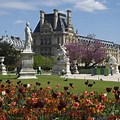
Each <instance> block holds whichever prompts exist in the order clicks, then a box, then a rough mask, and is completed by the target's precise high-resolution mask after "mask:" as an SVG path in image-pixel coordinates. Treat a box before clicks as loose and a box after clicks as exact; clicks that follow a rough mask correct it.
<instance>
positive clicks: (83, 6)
mask: <svg viewBox="0 0 120 120" xmlns="http://www.w3.org/2000/svg"><path fill="white" fill-rule="evenodd" d="M75 8H77V9H79V10H82V11H86V12H93V11H95V10H106V9H107V7H106V6H105V5H104V4H103V3H102V2H99V1H97V0H81V1H80V2H77V3H75Z"/></svg>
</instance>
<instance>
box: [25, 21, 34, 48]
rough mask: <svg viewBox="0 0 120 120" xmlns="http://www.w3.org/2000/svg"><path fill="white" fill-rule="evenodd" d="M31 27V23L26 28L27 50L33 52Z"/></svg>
mask: <svg viewBox="0 0 120 120" xmlns="http://www.w3.org/2000/svg"><path fill="white" fill-rule="evenodd" d="M29 25H30V24H29V23H26V27H25V49H29V50H31V44H32V41H33V39H32V35H31V29H30V27H29Z"/></svg>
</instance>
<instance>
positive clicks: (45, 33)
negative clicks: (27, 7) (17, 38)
mask: <svg viewBox="0 0 120 120" xmlns="http://www.w3.org/2000/svg"><path fill="white" fill-rule="evenodd" d="M32 37H33V51H34V52H35V53H36V54H41V55H44V56H55V55H56V51H57V48H58V45H59V43H60V44H61V45H63V44H65V43H68V42H75V41H79V42H81V41H82V42H94V41H95V40H99V41H100V42H101V44H103V45H104V46H105V49H106V52H107V53H108V55H109V54H111V55H113V56H114V57H115V58H116V60H117V63H118V64H119V65H120V61H119V59H120V45H118V44H115V43H114V42H110V41H105V40H100V39H96V38H92V39H91V38H90V37H85V36H80V35H78V34H77V32H75V31H74V28H73V25H72V21H71V11H70V10H67V11H66V14H63V13H60V12H59V11H58V10H56V9H54V10H53V13H50V14H46V13H45V12H44V11H40V18H39V22H38V24H37V26H36V28H35V30H34V32H33V33H32Z"/></svg>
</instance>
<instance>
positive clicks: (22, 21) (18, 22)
mask: <svg viewBox="0 0 120 120" xmlns="http://www.w3.org/2000/svg"><path fill="white" fill-rule="evenodd" d="M15 23H17V24H21V23H25V21H24V20H17V21H15Z"/></svg>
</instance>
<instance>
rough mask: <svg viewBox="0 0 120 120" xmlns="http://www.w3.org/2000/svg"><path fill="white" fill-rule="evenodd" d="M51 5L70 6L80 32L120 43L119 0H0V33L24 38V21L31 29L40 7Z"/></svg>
mask: <svg viewBox="0 0 120 120" xmlns="http://www.w3.org/2000/svg"><path fill="white" fill-rule="evenodd" d="M53 9H57V10H59V12H63V13H66V10H67V9H70V10H72V24H73V26H74V28H75V29H78V33H79V35H82V36H87V35H89V34H95V37H96V38H98V39H103V40H107V41H112V42H115V43H118V44H120V0H0V36H2V35H6V34H7V35H9V36H11V35H13V36H18V37H20V38H21V39H24V28H25V24H26V22H29V23H30V26H31V29H32V30H34V29H35V27H36V25H37V23H38V21H39V18H40V17H39V11H40V10H43V11H44V12H45V13H53Z"/></svg>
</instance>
